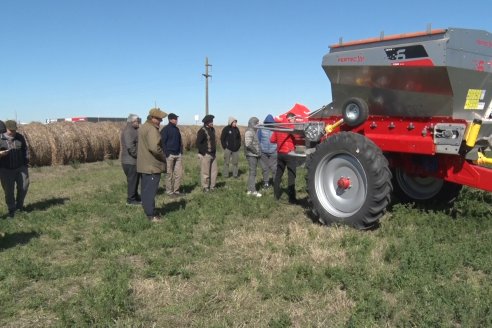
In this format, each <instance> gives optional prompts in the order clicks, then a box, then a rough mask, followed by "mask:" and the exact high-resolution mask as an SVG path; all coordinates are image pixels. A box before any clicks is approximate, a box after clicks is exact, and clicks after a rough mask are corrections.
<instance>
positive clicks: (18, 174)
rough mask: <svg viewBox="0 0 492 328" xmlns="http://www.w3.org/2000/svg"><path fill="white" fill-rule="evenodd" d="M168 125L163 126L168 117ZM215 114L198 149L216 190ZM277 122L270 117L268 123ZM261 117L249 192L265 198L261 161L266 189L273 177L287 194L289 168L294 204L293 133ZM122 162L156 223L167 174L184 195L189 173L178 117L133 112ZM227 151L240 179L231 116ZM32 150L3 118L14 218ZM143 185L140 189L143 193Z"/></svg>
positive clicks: (250, 130)
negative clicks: (284, 178)
mask: <svg viewBox="0 0 492 328" xmlns="http://www.w3.org/2000/svg"><path fill="white" fill-rule="evenodd" d="M165 117H167V118H168V121H169V122H168V124H167V125H165V126H164V127H163V128H162V129H160V126H161V122H162V120H163V119H164V118H165ZM214 118H215V117H214V116H213V115H206V116H205V117H204V118H203V120H202V122H203V126H202V127H201V128H200V129H199V130H198V132H197V136H196V148H197V150H198V158H199V162H200V184H201V188H202V190H203V192H210V191H213V190H215V188H216V182H217V173H218V169H217V157H216V153H217V148H216V146H217V142H216V134H215V128H214ZM294 119H295V115H294V114H292V113H289V114H288V115H287V121H288V122H294ZM273 122H275V121H274V119H273V117H272V115H268V116H267V117H266V118H265V120H264V121H263V123H265V124H266V125H268V124H271V123H273ZM258 124H259V119H258V118H257V117H251V118H250V119H249V121H248V127H247V129H246V132H245V135H244V148H245V149H244V152H245V156H246V159H247V162H248V167H249V176H248V182H247V195H251V196H254V197H261V196H262V195H261V193H260V192H259V191H258V190H256V171H257V167H258V164H259V165H260V166H261V168H262V172H263V188H269V187H270V184H271V182H270V176H272V178H273V189H274V196H275V198H276V199H277V200H278V199H280V197H281V188H280V184H281V181H282V176H283V174H284V171H285V169H286V168H287V171H288V189H287V190H288V196H289V202H292V203H295V202H296V192H295V179H296V167H297V160H296V158H295V157H292V156H289V155H288V154H289V153H290V152H291V151H293V150H294V149H295V138H294V136H293V135H291V134H289V133H286V132H280V131H272V130H268V129H258ZM120 142H121V152H120V160H121V164H122V168H123V171H124V173H125V175H126V178H127V200H126V202H127V205H141V206H142V207H143V210H144V212H145V215H146V216H147V218H148V219H149V220H150V221H152V222H157V221H160V220H161V217H160V216H159V215H158V213H157V212H156V207H155V197H156V195H157V191H158V189H159V184H160V180H161V174H162V173H167V177H166V182H165V186H166V194H167V195H169V196H172V197H177V196H180V195H181V191H180V187H181V180H182V176H183V162H182V155H183V141H182V137H181V132H180V130H179V128H178V115H176V114H174V113H170V114H169V115H168V114H167V113H165V112H163V111H162V110H161V109H160V108H152V109H151V110H150V111H149V114H148V116H147V119H146V121H145V122H144V123H143V124H141V119H140V117H139V116H138V115H135V114H130V115H129V116H128V119H127V124H126V125H125V127H124V128H123V129H122V130H121V135H120ZM220 143H221V146H222V148H223V150H224V151H223V153H224V166H223V170H222V173H223V177H224V178H228V177H230V175H231V173H232V177H233V178H238V177H239V155H240V153H239V151H240V148H241V146H242V139H241V132H240V130H239V128H238V127H237V119H235V118H233V117H230V118H229V121H228V125H227V126H226V127H224V129H223V130H222V133H221V136H220ZM28 165H29V152H28V147H27V143H26V140H25V138H24V136H23V135H22V134H20V133H19V132H17V123H16V122H15V121H13V120H8V121H6V122H5V123H4V122H3V121H0V181H1V185H2V188H3V190H4V194H5V201H6V204H7V207H8V216H9V217H14V216H15V213H16V212H17V211H22V210H23V209H24V199H25V197H26V194H27V191H28V188H29V173H28ZM139 186H140V193H139Z"/></svg>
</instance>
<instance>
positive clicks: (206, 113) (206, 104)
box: [202, 57, 212, 115]
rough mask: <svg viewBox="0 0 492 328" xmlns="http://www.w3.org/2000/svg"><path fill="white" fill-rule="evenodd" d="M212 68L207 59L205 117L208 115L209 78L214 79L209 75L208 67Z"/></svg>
mask: <svg viewBox="0 0 492 328" xmlns="http://www.w3.org/2000/svg"><path fill="white" fill-rule="evenodd" d="M209 66H212V65H210V64H209V63H208V57H205V74H202V75H203V76H205V115H208V78H209V77H212V75H210V74H208V67H209Z"/></svg>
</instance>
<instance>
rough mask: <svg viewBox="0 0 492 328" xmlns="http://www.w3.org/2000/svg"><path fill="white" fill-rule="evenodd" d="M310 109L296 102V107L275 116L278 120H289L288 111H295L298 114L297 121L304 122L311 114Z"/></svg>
mask: <svg viewBox="0 0 492 328" xmlns="http://www.w3.org/2000/svg"><path fill="white" fill-rule="evenodd" d="M309 112H310V110H309V109H308V108H307V107H306V106H304V105H301V104H295V105H294V107H292V108H291V109H290V110H289V111H287V112H285V113H283V114H280V115H278V116H275V121H276V122H286V121H287V114H288V113H294V114H295V115H296V122H304V121H305V120H306V118H307V117H308V115H309Z"/></svg>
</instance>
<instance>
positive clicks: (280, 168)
mask: <svg viewBox="0 0 492 328" xmlns="http://www.w3.org/2000/svg"><path fill="white" fill-rule="evenodd" d="M285 168H287V174H288V176H287V177H288V179H287V182H288V183H287V186H288V187H287V192H288V195H289V201H295V200H296V168H297V158H296V157H294V156H289V155H287V154H282V153H278V156H277V172H275V179H274V180H273V193H274V195H275V198H276V199H280V196H281V194H282V189H280V184H281V182H282V176H283V175H284V171H285Z"/></svg>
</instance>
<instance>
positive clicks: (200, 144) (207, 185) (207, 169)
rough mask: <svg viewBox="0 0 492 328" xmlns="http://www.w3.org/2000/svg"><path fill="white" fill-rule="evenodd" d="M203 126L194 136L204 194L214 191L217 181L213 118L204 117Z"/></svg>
mask: <svg viewBox="0 0 492 328" xmlns="http://www.w3.org/2000/svg"><path fill="white" fill-rule="evenodd" d="M202 122H203V126H202V127H201V128H200V130H198V133H197V135H196V148H198V158H199V159H200V177H201V178H200V180H201V185H202V188H203V191H204V192H208V191H211V190H215V183H216V181H217V159H216V156H215V152H216V142H215V129H214V116H213V115H205V117H204V118H203V120H202Z"/></svg>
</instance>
